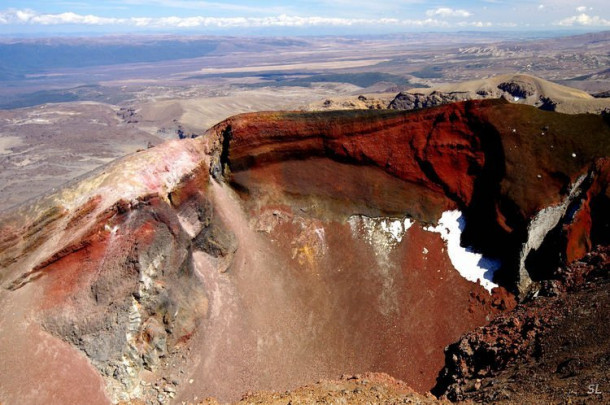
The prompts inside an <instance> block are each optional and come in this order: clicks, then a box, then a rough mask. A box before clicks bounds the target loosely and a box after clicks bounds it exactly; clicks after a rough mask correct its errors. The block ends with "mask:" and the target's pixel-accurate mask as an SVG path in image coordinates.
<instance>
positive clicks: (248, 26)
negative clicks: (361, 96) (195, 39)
mask: <svg viewBox="0 0 610 405" xmlns="http://www.w3.org/2000/svg"><path fill="white" fill-rule="evenodd" d="M3 3H4V5H3V8H1V9H0V35H2V36H5V37H6V36H11V35H14V36H45V35H48V36H52V35H81V36H85V35H106V34H130V33H142V34H150V33H154V34H159V33H166V34H168V33H171V34H178V35H192V34H195V35H283V36H299V35H308V36H309V35H362V34H372V35H378V34H392V33H402V32H405V33H410V32H455V31H469V30H474V31H483V32H485V31H515V32H527V31H531V32H557V33H561V32H566V33H574V32H595V31H603V30H608V29H610V7H609V6H608V5H607V3H606V2H605V1H602V0H591V1H583V2H579V1H576V2H573V1H566V0H555V1H530V0H517V1H513V2H507V1H503V0H460V1H452V2H449V1H429V2H422V1H419V0H406V1H391V2H390V1H377V2H370V1H361V0H356V1H347V0H333V1H330V0H315V1H307V2H306V1H291V2H288V3H286V2H280V1H274V0H267V1H259V2H256V4H255V5H253V4H252V2H250V1H245V0H233V1H213V2H210V1H199V0H180V1H170V0H124V1H115V0H110V1H104V2H99V1H98V2H94V1H91V0H77V1H69V2H67V1H56V0H51V1H40V0H39V1H28V2H25V3H24V2H22V1H15V0H8V1H4V2H3Z"/></svg>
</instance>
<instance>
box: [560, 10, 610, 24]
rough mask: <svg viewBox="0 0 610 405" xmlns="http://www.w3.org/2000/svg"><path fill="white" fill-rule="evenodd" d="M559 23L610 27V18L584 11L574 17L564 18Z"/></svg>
mask: <svg viewBox="0 0 610 405" xmlns="http://www.w3.org/2000/svg"><path fill="white" fill-rule="evenodd" d="M556 24H557V25H561V26H564V27H572V26H575V25H582V26H588V27H590V26H597V27H601V26H603V27H610V20H606V19H605V18H601V17H599V16H590V15H588V14H585V13H582V14H579V15H575V16H572V17H568V18H564V19H563V20H561V21H559V22H557V23H556Z"/></svg>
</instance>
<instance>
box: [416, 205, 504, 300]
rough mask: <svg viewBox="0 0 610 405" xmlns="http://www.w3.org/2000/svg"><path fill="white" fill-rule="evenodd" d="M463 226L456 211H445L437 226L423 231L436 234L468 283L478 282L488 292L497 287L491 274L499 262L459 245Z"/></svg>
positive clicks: (460, 217) (498, 265)
mask: <svg viewBox="0 0 610 405" xmlns="http://www.w3.org/2000/svg"><path fill="white" fill-rule="evenodd" d="M464 226H465V221H464V216H463V215H462V213H461V212H460V211H458V210H453V211H445V212H444V213H443V215H442V216H441V219H440V220H439V221H438V225H437V226H435V227H434V226H428V227H426V228H424V230H426V231H428V232H436V233H438V234H440V236H441V238H443V240H444V241H445V242H446V244H447V254H448V255H449V259H450V260H451V263H452V264H453V267H455V269H456V270H457V271H458V272H459V273H460V275H461V276H462V277H464V278H465V279H466V280H468V281H472V282H474V283H476V282H477V280H480V282H481V285H482V286H483V287H484V288H485V289H486V290H487V291H489V292H491V289H492V288H494V287H497V286H498V285H497V284H495V283H494V282H492V281H491V280H492V278H493V273H494V272H495V271H496V270H497V269H498V268H500V261H498V260H494V259H489V258H486V257H483V255H481V254H480V253H476V252H474V251H473V250H472V249H471V248H468V247H466V248H465V247H462V246H461V245H460V241H461V236H462V231H463V229H464Z"/></svg>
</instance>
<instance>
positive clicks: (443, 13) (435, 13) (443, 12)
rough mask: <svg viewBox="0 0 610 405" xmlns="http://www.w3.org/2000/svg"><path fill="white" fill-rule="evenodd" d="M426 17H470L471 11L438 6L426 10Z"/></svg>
mask: <svg viewBox="0 0 610 405" xmlns="http://www.w3.org/2000/svg"><path fill="white" fill-rule="evenodd" d="M426 15H427V16H428V17H470V16H471V15H472V13H470V12H469V11H466V10H461V9H460V10H454V9H452V8H448V7H439V8H435V9H434V10H428V11H426Z"/></svg>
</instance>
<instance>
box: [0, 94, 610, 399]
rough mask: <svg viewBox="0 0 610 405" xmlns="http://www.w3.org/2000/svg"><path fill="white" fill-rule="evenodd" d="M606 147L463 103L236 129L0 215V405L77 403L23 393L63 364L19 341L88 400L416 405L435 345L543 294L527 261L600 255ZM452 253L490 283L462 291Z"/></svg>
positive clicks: (490, 105)
mask: <svg viewBox="0 0 610 405" xmlns="http://www.w3.org/2000/svg"><path fill="white" fill-rule="evenodd" d="M609 139H610V130H609V129H608V125H607V123H606V122H605V121H604V120H603V118H601V117H599V116H565V115H561V114H557V113H550V112H543V111H540V110H537V109H534V108H532V107H528V106H519V105H511V104H508V103H506V102H502V101H482V102H467V103H458V104H450V105H445V106H441V107H439V108H435V109H429V110H423V111H419V112H404V111H366V112H326V113H257V114H244V115H240V116H236V117H233V118H230V119H228V120H226V121H224V122H223V123H220V124H219V125H217V126H216V127H214V128H212V129H211V130H210V131H208V133H207V134H206V135H205V136H204V137H201V138H198V139H194V140H183V141H180V142H178V141H176V142H171V143H168V144H164V145H162V146H160V147H157V148H152V149H149V150H147V151H143V152H140V153H138V154H135V155H133V156H130V157H127V158H125V159H123V160H121V161H118V162H116V163H113V164H112V165H110V166H108V167H106V168H105V169H104V170H103V171H100V172H99V173H97V174H96V175H95V176H92V177H91V178H88V179H85V180H82V181H80V182H78V183H75V184H72V185H70V186H68V187H66V188H65V189H64V190H62V191H61V192H60V193H58V194H57V195H51V196H46V197H43V198H41V199H39V200H38V201H36V202H34V203H33V204H32V205H31V206H28V207H23V208H22V209H21V210H20V211H16V212H14V213H11V214H10V215H7V216H5V217H3V218H2V220H1V222H0V229H1V231H2V232H1V235H2V238H1V239H0V263H1V265H2V272H1V273H0V283H1V285H2V287H3V290H2V293H1V294H0V303H1V304H2V305H0V314H1V317H0V319H2V320H3V322H4V324H5V325H7V324H14V325H17V327H15V328H13V329H9V328H6V327H5V328H2V329H1V330H2V333H0V345H2V347H15V350H9V351H8V353H7V356H6V361H4V362H3V363H2V364H0V379H1V380H2V381H3V382H4V381H8V383H6V384H3V387H9V388H6V389H4V391H1V392H0V400H2V401H6V402H14V400H16V398H18V397H19V396H20V395H22V393H23V392H28V393H29V394H28V395H38V396H39V397H40V398H41V399H49V400H50V399H51V398H53V399H54V400H57V398H61V399H62V401H63V402H71V401H72V402H74V401H76V402H78V401H79V399H78V398H74V397H71V396H70V395H73V394H71V393H68V390H67V388H66V387H69V386H70V384H71V383H70V382H69V378H68V374H67V373H64V374H61V373H58V374H57V381H56V384H48V385H46V387H47V388H45V391H44V392H39V391H37V393H34V392H33V391H32V390H31V389H30V388H28V387H27V384H26V382H27V381H31V380H32V378H33V377H32V372H33V371H32V369H33V368H34V367H33V365H34V364H37V363H38V362H41V361H43V360H44V362H45V363H46V364H48V367H56V366H57V364H58V363H59V362H60V360H59V359H55V360H52V361H51V360H49V359H48V358H46V357H44V353H45V352H44V350H31V345H32V344H34V343H32V338H31V337H32V336H37V337H38V339H40V341H41V342H43V343H40V344H44V345H46V347H53V350H59V349H57V348H58V347H59V348H61V350H63V351H62V353H64V358H63V359H61V361H63V362H64V363H65V362H69V363H70V364H77V365H78V366H77V367H78V370H80V374H79V375H81V376H82V379H83V381H84V384H85V385H86V386H88V387H94V388H91V390H90V391H89V394H88V395H89V397H94V396H95V395H96V396H95V398H97V400H96V401H94V402H100V403H103V402H104V401H111V402H112V401H114V402H116V401H118V400H122V399H137V398H139V399H142V400H145V401H148V402H154V401H158V402H164V401H166V400H168V399H170V398H174V400H176V401H181V400H183V401H192V400H193V398H194V397H195V396H198V397H199V398H203V397H206V396H217V397H219V398H220V399H222V400H230V399H237V398H238V397H240V396H241V395H242V394H243V393H244V392H245V391H252V390H261V389H281V390H283V389H287V388H291V387H295V386H298V385H302V384H306V383H308V382H310V381H313V380H317V379H320V378H333V377H336V376H338V375H341V374H343V373H360V372H365V371H371V370H372V371H383V372H387V373H389V374H391V375H393V376H395V377H397V378H400V379H402V380H405V381H406V382H407V383H408V384H409V385H410V386H412V387H413V388H415V389H417V390H420V391H425V390H428V389H430V388H431V387H432V386H433V384H434V382H435V379H436V375H437V373H438V370H439V369H441V367H442V365H443V362H444V359H443V352H442V349H443V347H445V346H446V345H447V344H449V343H451V342H453V341H455V340H457V338H458V337H459V336H460V335H461V334H462V333H464V332H465V331H467V330H470V329H472V328H474V327H477V326H480V325H483V324H485V323H486V322H487V321H488V320H489V319H490V318H491V317H492V316H493V315H494V314H496V313H498V312H501V311H504V310H507V309H511V308H512V307H513V306H514V305H515V302H514V297H513V295H512V294H511V293H510V292H509V290H510V291H512V292H519V288H518V287H521V291H520V293H521V294H525V293H526V292H527V290H530V289H532V288H533V287H537V286H538V285H539V284H540V281H542V280H543V279H544V278H545V277H546V273H544V272H539V271H538V270H537V266H533V265H532V263H535V262H537V261H539V260H537V259H535V258H534V256H535V255H536V254H537V255H540V257H542V258H545V257H551V256H553V255H554V256H553V257H560V259H559V260H563V261H573V260H576V259H577V258H578V257H579V256H581V255H583V254H585V253H586V252H587V250H588V249H589V248H590V243H589V242H587V241H588V240H601V239H603V238H607V236H606V235H607V227H608V225H607V224H608V216H607V214H604V213H605V212H606V210H604V207H605V204H606V202H607V198H608V194H607V193H608V191H607V189H608V187H607V184H608V177H607V173H608V170H607V168H606V166H607V163H606V160H605V159H603V158H604V157H605V156H608V153H609V152H610V145H609V142H608V140H609ZM579 179H580V180H579ZM558 207H559V208H558ZM545 210H547V211H549V210H550V211H552V212H557V213H558V214H557V215H555V216H553V218H552V221H551V222H552V223H549V224H547V225H548V226H545V227H540V226H538V225H537V223H538V222H537V220H536V218H539V217H540V215H541V214H540V213H541V212H542V213H544V212H547V211H545ZM458 211H459V212H458ZM447 212H452V213H453V214H451V216H453V217H456V218H458V217H459V223H458V227H457V228H456V229H452V230H449V229H447V230H445V229H439V228H438V227H437V224H438V223H439V220H440V219H441V218H442V217H443V213H447ZM460 212H461V213H460ZM604 215H605V216H604ZM445 217H447V214H445ZM598 217H599V218H601V219H602V220H601V221H597V219H596V218H598ZM442 223H443V222H442V221H441V225H442ZM545 223H546V222H545ZM597 223H599V224H600V225H595V224H597ZM532 235H535V236H536V238H535V239H536V240H537V241H538V240H540V241H541V242H540V243H539V244H538V243H536V244H532V243H530V244H529V245H528V244H527V242H528V241H531V240H532V238H533V236H532ZM450 237H457V238H458V239H456V240H451V241H450ZM562 238H563V239H562ZM587 238H588V239H587ZM460 240H461V246H460V243H459V241H460ZM549 241H552V243H551V242H549ZM558 241H565V242H564V243H559V242H558ZM448 243H451V244H452V245H451V246H449V245H448ZM524 245H525V246H529V248H528V249H529V250H527V251H526V250H524V249H525V248H524ZM466 247H469V249H466ZM456 249H463V250H465V251H467V250H468V253H469V254H479V255H481V256H480V257H481V259H480V260H476V261H477V262H480V263H483V262H484V261H485V260H487V259H494V262H499V263H501V268H500V269H498V270H497V272H496V277H495V279H494V280H490V279H486V280H485V282H484V283H482V284H483V285H481V283H477V282H476V280H471V281H469V280H467V279H466V278H464V277H462V276H461V275H460V272H458V271H457V270H456V268H458V269H459V267H460V266H461V265H462V264H463V263H457V262H455V260H456V259H454V257H459V255H457V256H455V255H454V254H452V252H451V251H450V250H453V251H455V250H456ZM523 252H525V253H523ZM559 255H560V256H559ZM522 258H523V260H521V259H522ZM484 259H485V260H484ZM452 260H453V261H452ZM472 274H475V273H472ZM476 274H482V273H476ZM483 277H484V278H487V276H486V275H483ZM532 280H533V281H534V283H532V282H531V281H532ZM492 281H495V282H496V283H499V284H500V285H501V286H500V287H497V288H495V289H491V287H493V285H492V284H491V283H492ZM524 286H525V287H524ZM532 286H533V287H532ZM484 287H485V288H488V289H490V290H491V292H490V291H488V290H486V289H485V288H484ZM22 319H25V321H23V322H22V321H21V320H22ZM24 353H25V355H24ZM406 360H408V361H406ZM295 364H298V365H299V367H296V368H295V367H294V365H295ZM75 367H76V366H75ZM36 378H41V377H36ZM83 392H85V391H83ZM91 392H94V393H95V395H93V394H92V393H91ZM83 395H84V394H83ZM26 396H27V395H26Z"/></svg>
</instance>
